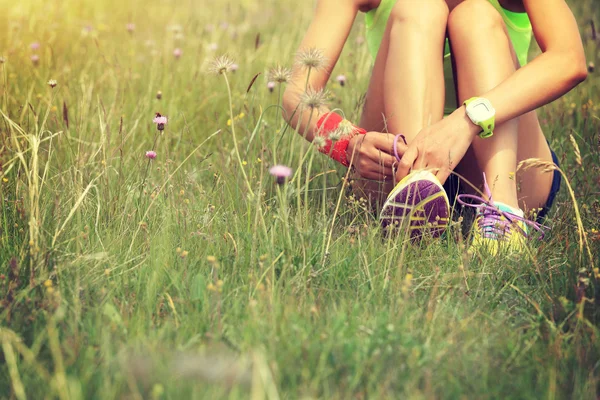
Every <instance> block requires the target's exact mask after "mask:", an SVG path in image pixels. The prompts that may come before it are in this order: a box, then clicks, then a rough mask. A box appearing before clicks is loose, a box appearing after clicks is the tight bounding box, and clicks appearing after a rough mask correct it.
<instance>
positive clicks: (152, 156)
mask: <svg viewBox="0 0 600 400" xmlns="http://www.w3.org/2000/svg"><path fill="white" fill-rule="evenodd" d="M146 158H149V159H151V160H154V159H155V158H156V152H155V151H154V150H149V151H147V152H146Z"/></svg>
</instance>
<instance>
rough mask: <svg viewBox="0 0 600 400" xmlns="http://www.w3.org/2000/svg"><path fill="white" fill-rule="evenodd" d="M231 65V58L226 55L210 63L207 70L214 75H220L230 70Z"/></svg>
mask: <svg viewBox="0 0 600 400" xmlns="http://www.w3.org/2000/svg"><path fill="white" fill-rule="evenodd" d="M233 64H234V62H233V60H232V59H231V58H229V57H228V56H226V55H222V56H219V57H217V58H215V59H213V60H212V61H211V62H210V64H209V66H208V70H209V71H210V72H211V73H213V74H215V75H221V74H224V73H226V72H227V71H229V70H231V66H232V65H233Z"/></svg>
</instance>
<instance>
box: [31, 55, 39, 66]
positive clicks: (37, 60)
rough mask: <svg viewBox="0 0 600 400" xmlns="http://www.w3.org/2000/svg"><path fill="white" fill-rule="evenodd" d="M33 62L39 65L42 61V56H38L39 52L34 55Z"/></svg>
mask: <svg viewBox="0 0 600 400" xmlns="http://www.w3.org/2000/svg"><path fill="white" fill-rule="evenodd" d="M31 62H32V63H33V65H37V64H38V63H39V62H40V56H38V55H37V54H34V55H32V56H31Z"/></svg>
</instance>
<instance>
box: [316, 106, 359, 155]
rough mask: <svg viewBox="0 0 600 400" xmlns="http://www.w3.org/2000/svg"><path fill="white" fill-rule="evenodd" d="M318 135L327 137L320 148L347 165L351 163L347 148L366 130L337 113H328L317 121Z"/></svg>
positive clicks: (322, 151) (324, 152)
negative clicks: (353, 139)
mask: <svg viewBox="0 0 600 400" xmlns="http://www.w3.org/2000/svg"><path fill="white" fill-rule="evenodd" d="M317 128H318V135H319V136H322V137H324V138H325V144H324V145H323V146H322V147H320V148H319V151H320V152H321V153H323V154H327V155H328V156H329V157H330V158H332V159H333V160H335V161H337V162H339V163H340V164H342V165H343V166H345V167H348V166H349V165H350V163H349V160H348V156H347V149H348V145H349V144H350V140H351V139H352V138H354V137H355V136H357V135H359V134H365V133H366V131H365V130H364V129H362V128H359V127H357V126H355V125H353V124H351V123H350V122H349V121H347V120H345V119H344V118H343V117H342V116H341V115H339V114H337V113H333V112H332V113H326V114H324V115H323V116H322V117H321V118H320V119H319V121H318V122H317Z"/></svg>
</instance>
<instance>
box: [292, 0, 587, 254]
mask: <svg viewBox="0 0 600 400" xmlns="http://www.w3.org/2000/svg"><path fill="white" fill-rule="evenodd" d="M359 10H361V11H367V26H368V31H367V40H368V43H369V46H370V49H371V50H372V52H373V54H374V55H375V54H376V56H375V64H374V67H373V74H372V77H371V81H370V84H369V89H368V92H367V98H366V104H365V108H364V112H363V116H362V119H361V122H360V126H361V127H362V128H364V130H355V131H354V132H353V133H352V134H350V135H348V136H347V137H346V139H347V142H346V140H340V141H339V142H335V143H332V144H331V145H330V146H324V152H327V153H328V154H330V155H331V156H332V157H333V158H336V157H337V158H336V159H338V161H340V159H342V158H343V157H340V156H339V154H340V150H341V149H342V148H344V147H345V150H346V151H345V153H346V158H347V159H348V160H343V159H342V160H341V161H340V162H342V163H346V164H348V163H350V162H351V163H352V165H353V166H354V167H355V169H356V174H357V175H358V176H360V177H364V178H368V179H375V180H379V181H384V182H385V181H387V182H389V181H390V179H387V180H386V179H385V178H386V177H390V176H392V175H395V177H396V179H397V180H399V181H400V183H399V184H398V185H397V186H396V187H395V188H394V189H393V190H392V192H391V193H390V196H389V197H388V200H387V202H386V204H384V206H383V210H382V217H383V219H382V221H383V222H384V224H389V223H400V222H401V221H402V220H403V219H409V220H410V228H409V229H411V231H413V233H416V234H420V233H421V230H422V228H423V227H425V226H431V223H433V224H434V225H436V224H437V226H438V229H436V230H434V233H435V234H437V233H439V232H440V231H441V228H443V227H444V225H445V222H446V221H447V217H448V214H449V204H448V198H447V196H446V193H445V192H444V191H443V190H442V188H441V186H440V183H444V182H446V181H447V180H448V177H449V176H450V173H451V171H453V170H455V171H456V172H457V173H458V174H460V175H461V176H464V177H465V178H466V179H467V180H468V181H470V182H472V183H473V184H475V185H477V186H479V187H484V189H486V193H485V198H482V199H479V200H480V201H481V205H478V206H477V207H478V216H477V223H476V224H475V228H476V230H475V232H474V240H473V246H475V247H483V246H485V247H486V248H487V249H489V250H490V251H491V252H492V253H496V252H498V250H500V249H501V248H506V249H508V250H509V251H514V252H518V251H520V250H521V249H522V248H523V243H524V240H523V238H524V237H527V235H528V228H527V225H533V226H534V227H537V226H535V225H534V224H533V223H528V222H526V221H525V220H524V219H523V214H524V213H523V210H526V211H529V210H535V209H540V208H541V209H542V211H541V213H540V214H542V215H543V214H545V213H546V212H547V211H548V208H549V207H550V206H551V204H552V201H553V199H554V196H555V194H556V191H557V190H558V186H559V185H560V180H559V179H560V178H559V175H558V174H557V173H555V174H548V173H542V172H541V171H540V170H539V169H529V170H527V171H526V172H519V173H518V174H517V176H516V177H515V176H514V174H515V171H516V167H517V164H518V163H519V162H520V161H522V160H524V159H528V158H537V159H540V160H542V161H546V162H553V161H555V158H553V154H552V152H551V150H550V149H549V147H548V144H547V142H546V140H545V138H544V135H543V132H542V130H541V127H540V124H539V121H538V118H537V115H536V112H535V109H537V108H539V107H541V106H542V105H544V104H547V103H549V102H551V101H553V100H555V99H556V98H558V97H560V96H562V95H563V94H565V93H567V92H568V91H569V90H571V89H572V88H573V87H575V86H576V85H577V84H579V83H580V82H582V81H583V80H584V79H585V78H586V74H587V69H586V62H585V55H584V52H583V45H582V43H581V38H580V36H579V31H578V27H577V23H576V21H575V18H574V16H573V14H572V12H571V11H570V9H569V7H568V6H567V4H566V3H565V1H564V0H546V1H539V0H464V1H459V0H455V1H452V0H447V1H444V0H421V1H418V2H417V1H413V0H355V1H351V0H319V2H318V4H317V9H316V12H315V17H314V19H313V21H312V23H311V25H310V27H309V29H308V31H307V33H306V35H305V37H304V39H303V41H302V43H301V45H300V49H307V48H312V47H315V48H319V49H322V50H323V53H324V55H325V57H326V58H327V59H328V60H329V63H328V65H327V67H326V68H324V69H323V70H319V71H311V72H310V75H309V76H308V84H309V86H310V87H312V88H316V89H318V88H322V87H324V86H325V83H326V82H327V79H328V78H329V74H330V72H331V70H332V69H333V66H334V65H335V62H336V61H337V59H338V57H339V55H340V53H341V50H342V47H343V45H344V43H345V41H346V39H347V37H348V34H349V32H350V28H351V26H352V23H353V21H354V19H355V17H356V14H357V13H358V11H359ZM532 33H533V35H535V38H536V40H537V42H538V44H539V45H540V47H541V49H542V52H543V53H542V54H541V55H540V56H538V57H536V58H535V59H534V60H533V61H532V62H531V63H529V64H527V65H524V64H525V63H526V61H527V57H526V53H527V50H528V48H529V40H530V38H531V34H532ZM446 36H448V38H449V41H450V44H451V45H450V47H451V49H452V52H451V54H452V56H451V58H452V59H453V61H454V67H455V68H454V75H455V76H456V79H455V87H456V98H454V99H452V97H453V96H452V93H451V92H452V91H451V90H448V93H445V92H446V90H445V87H446V86H448V87H450V88H452V87H453V86H454V85H452V84H450V85H446V84H445V82H444V78H446V79H450V78H451V77H450V76H448V75H450V74H449V73H446V77H445V76H444V69H446V71H449V70H451V68H448V67H446V68H444V59H446V61H447V62H448V60H450V57H448V56H447V54H448V51H446V56H444V48H445V47H446V44H445V43H446ZM446 50H448V49H446ZM521 65H523V66H521ZM307 73H308V72H307V71H306V70H301V69H298V68H297V69H296V71H295V74H294V79H293V82H292V85H290V86H289V87H288V89H287V90H286V93H285V96H284V105H285V108H286V110H287V111H288V115H289V112H291V111H293V110H294V109H295V108H296V107H297V105H298V103H299V101H300V96H301V94H302V92H303V90H304V87H305V86H304V83H305V82H306V81H307ZM446 94H448V97H450V100H455V101H456V100H457V101H456V104H458V105H460V106H459V107H458V108H456V107H454V108H451V109H453V110H454V111H452V112H451V113H450V114H449V115H448V116H447V117H446V118H443V117H444V105H445V103H449V105H450V103H451V101H448V102H446V101H445V100H446V97H447V96H446ZM465 102H466V103H467V104H466V105H465V104H464V103H465ZM305 114H306V113H304V114H302V115H301V116H300V117H299V118H300V119H301V120H300V121H297V120H296V118H298V117H294V118H293V119H292V121H290V122H291V123H292V124H294V126H296V125H295V124H296V123H298V122H299V123H300V125H299V126H300V130H299V132H305V133H306V138H307V139H308V140H310V141H312V140H313V139H314V137H315V136H321V135H327V134H329V133H330V132H331V131H333V130H334V128H336V126H337V125H336V123H337V124H339V120H341V118H339V117H337V116H336V115H335V114H331V115H329V114H328V110H321V114H320V116H319V119H318V120H317V119H316V118H309V116H308V115H305ZM365 130H366V131H369V132H365ZM386 130H387V131H389V132H393V133H396V134H399V133H402V134H403V135H404V137H405V139H406V143H408V146H406V145H404V143H401V142H399V141H398V140H397V139H398V136H394V135H390V134H386V133H380V132H383V131H386ZM356 133H365V134H356ZM394 138H395V139H396V141H395V142H394V140H393V139H394ZM340 142H341V144H340ZM395 144H397V146H395ZM395 154H397V156H398V159H399V162H398V169H397V171H396V172H395V174H394V172H393V170H392V167H393V166H394V164H395V163H396V157H395V156H394V155H395ZM344 161H347V162H344ZM411 171H414V172H412V173H411ZM423 171H427V172H423ZM484 177H487V180H488V181H489V182H490V183H491V188H489V187H488V185H487V184H486V182H485V181H484V180H485V178H484ZM452 181H453V180H452V179H451V180H449V182H447V184H449V183H454V182H452ZM517 182H519V183H520V185H519V186H520V190H519V191H518V190H517ZM449 186H455V185H447V189H448V193H450V194H451V195H452V196H453V195H454V193H452V190H450V189H452V188H450V187H449ZM362 189H363V190H364V191H365V193H367V194H369V195H373V194H374V193H376V194H377V193H383V194H387V192H389V191H390V189H391V185H390V184H385V185H382V184H380V183H377V184H374V183H373V182H368V183H365V184H363V185H362ZM452 196H451V200H452V201H454V199H453V198H452ZM492 198H493V200H492ZM458 200H459V201H462V202H464V200H465V197H462V198H459V199H458Z"/></svg>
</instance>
